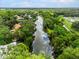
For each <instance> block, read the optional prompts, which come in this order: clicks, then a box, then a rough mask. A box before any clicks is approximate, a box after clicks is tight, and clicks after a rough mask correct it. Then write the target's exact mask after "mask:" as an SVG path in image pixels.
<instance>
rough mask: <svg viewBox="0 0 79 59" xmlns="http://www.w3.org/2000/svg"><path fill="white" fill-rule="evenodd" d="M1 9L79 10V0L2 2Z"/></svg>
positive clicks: (11, 0) (0, 3) (2, 0)
mask: <svg viewBox="0 0 79 59" xmlns="http://www.w3.org/2000/svg"><path fill="white" fill-rule="evenodd" d="M0 8H79V0H39V1H37V0H9V1H8V0H1V1H0Z"/></svg>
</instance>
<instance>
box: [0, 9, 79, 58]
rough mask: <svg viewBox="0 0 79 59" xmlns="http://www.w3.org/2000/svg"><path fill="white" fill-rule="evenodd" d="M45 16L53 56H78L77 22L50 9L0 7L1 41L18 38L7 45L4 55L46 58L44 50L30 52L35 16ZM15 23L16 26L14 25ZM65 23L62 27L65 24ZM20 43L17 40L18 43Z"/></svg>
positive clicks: (9, 56) (7, 41) (78, 27)
mask: <svg viewBox="0 0 79 59" xmlns="http://www.w3.org/2000/svg"><path fill="white" fill-rule="evenodd" d="M37 15H40V16H42V17H43V19H44V31H45V32H46V33H48V36H49V39H50V41H51V43H50V45H52V47H54V48H53V50H54V53H53V55H54V57H55V58H56V59H78V58H79V35H78V34H79V31H78V30H79V26H78V25H79V22H73V23H72V24H71V23H70V22H68V21H67V20H66V19H65V18H64V17H63V16H62V15H59V14H58V13H55V12H54V11H52V10H36V9H35V10H16V9H15V10H0V45H3V44H8V43H10V42H13V41H17V42H18V45H17V46H15V47H10V53H8V54H7V56H6V58H7V59H31V58H32V59H45V56H44V55H43V54H39V55H35V54H32V53H31V52H32V42H33V40H34V36H33V34H34V32H35V24H34V22H35V20H37V18H36V16H37ZM16 24H18V25H19V26H21V27H19V28H16V27H17V26H15V25H16ZM64 26H65V27H64ZM19 43H20V44H19Z"/></svg>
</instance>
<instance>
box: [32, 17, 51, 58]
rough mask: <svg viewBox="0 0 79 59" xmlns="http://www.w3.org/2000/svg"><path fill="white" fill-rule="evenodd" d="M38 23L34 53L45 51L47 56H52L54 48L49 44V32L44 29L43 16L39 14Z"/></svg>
mask: <svg viewBox="0 0 79 59" xmlns="http://www.w3.org/2000/svg"><path fill="white" fill-rule="evenodd" d="M37 19H38V20H36V22H35V24H36V32H35V33H34V36H35V40H34V41H33V44H32V46H33V53H36V54H39V53H44V54H45V55H46V56H50V57H52V52H53V51H52V48H51V46H50V45H49V43H50V40H49V38H48V35H47V33H45V32H44V31H43V18H42V17H41V16H37ZM51 59H53V58H51Z"/></svg>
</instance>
